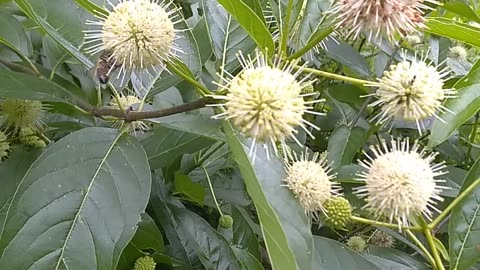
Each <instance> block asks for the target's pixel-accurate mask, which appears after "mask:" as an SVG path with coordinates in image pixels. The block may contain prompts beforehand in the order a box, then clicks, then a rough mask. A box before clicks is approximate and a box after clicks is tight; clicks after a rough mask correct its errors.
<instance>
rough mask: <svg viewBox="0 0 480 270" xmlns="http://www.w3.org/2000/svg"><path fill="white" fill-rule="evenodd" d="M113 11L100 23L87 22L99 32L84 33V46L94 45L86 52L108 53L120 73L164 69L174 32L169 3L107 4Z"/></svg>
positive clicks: (143, 0)
mask: <svg viewBox="0 0 480 270" xmlns="http://www.w3.org/2000/svg"><path fill="white" fill-rule="evenodd" d="M110 5H111V7H112V11H109V12H108V15H99V16H98V18H99V21H89V22H88V24H89V25H93V26H96V27H99V28H98V29H93V30H86V31H85V33H86V36H85V39H86V40H87V41H86V43H93V44H94V45H92V46H90V47H89V48H87V51H88V52H89V53H92V54H96V53H98V52H101V51H108V52H111V59H113V62H114V63H113V66H116V65H118V66H120V67H121V68H120V73H119V74H121V73H123V74H124V75H125V73H126V72H127V71H131V70H135V69H136V70H143V69H149V68H152V69H156V67H159V66H160V67H163V66H164V62H165V61H168V59H169V58H170V57H172V55H173V54H174V52H175V51H178V50H179V49H178V48H177V47H176V46H175V44H174V43H175V35H176V30H175V28H174V24H175V23H176V22H174V19H173V17H174V14H175V13H176V12H177V10H176V9H175V8H173V6H170V3H166V2H165V1H161V2H159V1H158V0H120V2H119V3H118V4H117V5H113V4H112V3H110Z"/></svg>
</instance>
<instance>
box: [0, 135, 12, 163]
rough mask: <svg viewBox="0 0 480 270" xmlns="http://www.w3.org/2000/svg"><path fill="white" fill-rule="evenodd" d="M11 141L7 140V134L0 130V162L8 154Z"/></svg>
mask: <svg viewBox="0 0 480 270" xmlns="http://www.w3.org/2000/svg"><path fill="white" fill-rule="evenodd" d="M9 149H10V143H8V142H7V135H5V133H3V132H1V131H0V162H1V161H2V159H3V158H4V157H6V156H7V155H8V150H9Z"/></svg>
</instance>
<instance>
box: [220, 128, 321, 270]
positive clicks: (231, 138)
mask: <svg viewBox="0 0 480 270" xmlns="http://www.w3.org/2000/svg"><path fill="white" fill-rule="evenodd" d="M223 127H224V130H225V133H226V135H227V138H228V143H229V145H230V148H231V150H232V154H233V158H234V159H235V162H236V163H237V164H238V166H239V168H240V172H241V173H242V176H243V179H244V182H245V185H246V186H247V191H248V194H249V195H250V197H251V198H252V200H253V202H254V204H255V207H256V209H257V213H258V218H259V220H260V224H261V226H262V232H263V235H264V240H265V245H266V247H267V251H268V254H269V256H270V261H271V263H272V266H273V268H274V269H288V270H293V269H311V267H312V259H313V236H312V234H311V231H310V223H309V219H308V218H307V217H306V215H305V212H304V209H303V208H302V207H301V206H300V204H299V202H298V200H296V199H295V197H294V196H293V194H292V193H291V192H290V191H289V190H288V189H287V188H285V187H284V186H282V179H283V178H284V174H285V172H284V169H283V164H282V162H280V161H279V160H277V159H276V158H273V157H272V159H268V158H267V157H266V154H265V152H264V151H263V149H262V148H261V146H258V147H259V148H260V149H261V150H259V151H258V152H257V155H256V157H255V162H254V163H252V161H251V160H250V158H249V155H248V152H249V148H250V142H247V141H246V140H245V139H243V138H240V137H239V136H237V134H236V133H235V131H234V130H233V128H232V126H231V125H230V123H229V122H227V121H226V122H225V123H224V126H223Z"/></svg>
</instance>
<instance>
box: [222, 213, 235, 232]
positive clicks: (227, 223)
mask: <svg viewBox="0 0 480 270" xmlns="http://www.w3.org/2000/svg"><path fill="white" fill-rule="evenodd" d="M218 224H219V225H220V227H222V228H225V229H229V228H231V227H232V226H233V218H232V217H231V216H229V215H223V216H221V217H220V218H219V219H218Z"/></svg>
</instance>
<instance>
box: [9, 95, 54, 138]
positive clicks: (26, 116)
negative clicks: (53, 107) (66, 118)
mask: <svg viewBox="0 0 480 270" xmlns="http://www.w3.org/2000/svg"><path fill="white" fill-rule="evenodd" d="M44 116H45V106H44V105H43V104H42V102H40V101H35V100H23V99H14V98H5V99H3V100H1V101H0V126H3V127H4V128H5V129H13V132H14V133H17V132H19V131H20V130H21V129H22V128H31V129H33V130H37V129H39V128H40V127H41V126H42V125H43V124H44V122H43V118H44Z"/></svg>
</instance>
